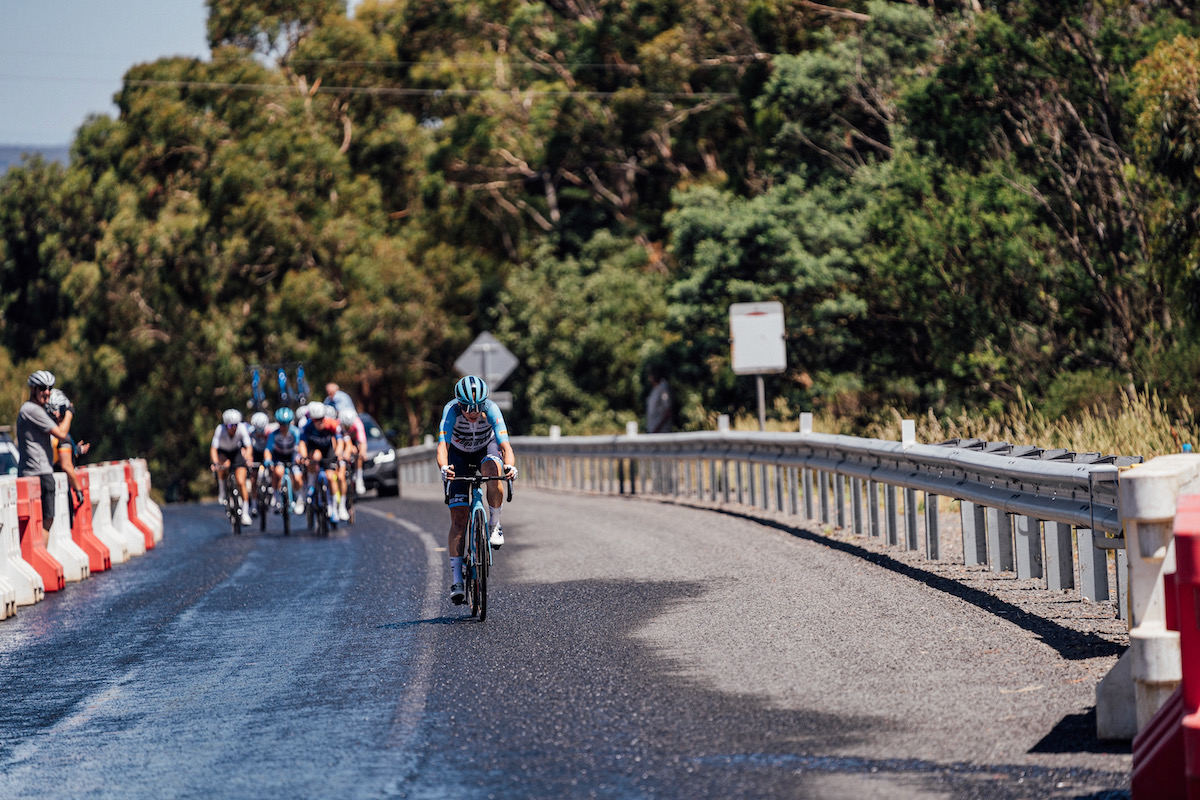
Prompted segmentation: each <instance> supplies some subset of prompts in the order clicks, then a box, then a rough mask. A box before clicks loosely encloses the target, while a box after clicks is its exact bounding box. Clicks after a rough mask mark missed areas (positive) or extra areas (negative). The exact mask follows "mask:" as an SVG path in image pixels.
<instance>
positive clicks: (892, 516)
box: [883, 483, 900, 545]
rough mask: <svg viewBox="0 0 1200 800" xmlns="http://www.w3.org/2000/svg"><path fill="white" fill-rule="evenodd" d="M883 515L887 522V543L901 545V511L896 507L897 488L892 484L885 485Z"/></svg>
mask: <svg viewBox="0 0 1200 800" xmlns="http://www.w3.org/2000/svg"><path fill="white" fill-rule="evenodd" d="M883 513H884V517H885V518H886V520H887V543H888V544H889V545H895V544H899V543H900V509H899V508H897V507H896V487H895V486H892V485H891V484H890V483H885V484H884V485H883Z"/></svg>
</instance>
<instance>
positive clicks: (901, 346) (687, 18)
mask: <svg viewBox="0 0 1200 800" xmlns="http://www.w3.org/2000/svg"><path fill="white" fill-rule="evenodd" d="M208 8H209V23H208V35H209V41H210V44H211V46H212V55H211V58H209V59H207V60H203V61H196V60H189V59H164V60H161V61H158V62H155V63H152V64H140V65H136V66H133V67H132V68H131V69H130V70H129V72H128V73H127V75H126V80H125V85H124V88H123V89H122V91H121V92H120V94H119V95H118V98H117V100H118V104H119V108H120V114H119V116H118V118H116V119H110V118H107V117H96V118H92V119H89V120H87V121H85V122H84V124H83V126H82V127H81V128H80V129H79V131H78V134H77V138H76V140H75V142H74V144H73V148H72V154H71V159H70V163H69V165H68V166H66V167H63V166H60V165H57V164H47V163H44V162H41V161H38V160H32V161H27V162H25V163H24V164H22V165H21V166H19V167H14V168H12V169H10V170H9V171H8V172H7V173H5V174H4V175H3V176H2V177H0V304H3V308H4V316H3V321H2V323H0V381H3V383H4V385H6V386H9V387H11V389H10V396H9V406H10V407H11V410H12V411H15V408H16V405H17V403H18V402H19V400H20V399H21V398H20V396H21V395H22V394H23V388H24V381H23V378H24V376H25V374H27V373H28V371H30V370H31V369H33V368H36V367H47V368H50V369H53V370H54V371H55V372H56V373H57V374H58V375H59V376H60V379H61V381H62V383H63V385H64V386H65V388H66V389H67V391H68V392H69V393H70V394H71V395H73V396H74V397H75V398H76V399H77V400H78V405H79V407H80V410H81V415H80V420H79V422H78V423H77V426H78V428H77V432H78V433H80V434H81V435H82V436H83V437H84V438H87V439H90V440H92V441H94V442H96V451H95V452H97V453H99V454H100V455H101V456H102V457H105V456H113V457H116V456H121V455H125V454H129V453H144V454H147V455H148V456H149V457H150V458H151V460H152V462H153V467H154V469H155V471H156V474H159V475H161V476H163V478H161V479H160V483H161V482H162V481H163V480H165V481H166V482H172V483H176V484H178V485H180V486H184V487H187V488H188V489H189V490H191V491H197V490H203V489H205V488H206V484H205V483H204V482H205V480H207V478H206V477H205V476H204V474H203V472H202V470H203V464H204V457H205V455H204V447H203V445H204V441H205V439H206V438H207V436H208V435H209V434H210V432H211V430H212V428H213V427H214V426H215V424H216V421H217V419H218V417H219V414H220V411H221V409H223V408H225V407H227V406H230V405H241V404H243V403H244V402H245V399H246V395H247V392H248V378H247V373H246V369H247V367H248V366H249V365H252V364H256V363H269V362H274V361H303V362H304V363H305V365H306V369H307V371H308V374H309V375H310V376H311V377H312V378H313V380H314V383H317V384H320V383H323V382H324V381H325V380H326V379H337V380H339V381H340V382H341V383H342V384H343V385H344V386H345V387H346V388H347V389H349V390H350V391H351V392H352V394H354V395H355V396H356V397H357V398H358V399H359V400H360V402H361V404H362V405H363V406H364V407H365V408H366V409H367V410H370V411H372V412H373V413H375V414H376V415H377V416H378V417H379V418H381V420H382V421H383V422H384V423H385V425H386V426H388V427H395V428H397V429H398V430H399V431H400V438H401V439H403V440H404V441H405V442H406V443H407V442H410V441H418V440H419V439H420V438H421V436H422V435H423V434H425V433H428V432H430V431H431V430H432V427H433V424H434V417H435V414H436V413H437V411H438V409H439V408H440V405H441V402H442V401H443V398H445V397H446V396H447V392H448V389H449V386H450V383H451V381H452V380H453V379H454V377H455V375H454V373H453V368H452V366H451V365H452V363H453V361H454V358H455V357H456V356H457V355H458V353H459V352H461V350H462V349H463V348H464V346H465V345H466V344H467V343H469V342H470V340H471V339H472V338H473V337H474V336H475V335H476V334H477V333H478V332H480V331H482V330H491V331H493V332H494V333H496V335H497V336H499V337H500V338H501V340H502V341H504V342H505V343H506V344H507V345H508V346H509V347H510V349H512V350H513V352H514V353H516V354H517V355H518V356H519V357H520V359H521V362H522V363H521V367H520V368H519V369H518V371H517V372H516V373H515V374H514V376H513V378H512V379H510V381H509V383H508V384H507V385H506V386H505V387H504V388H509V389H511V390H513V391H514V393H515V394H516V397H517V405H516V408H515V409H514V411H513V412H512V413H511V414H510V415H509V416H510V422H511V425H512V427H513V428H514V429H515V430H518V431H522V432H525V431H528V432H539V431H544V430H546V429H547V428H548V426H550V425H561V426H563V428H564V429H565V430H567V431H568V432H579V433H587V432H599V431H614V430H619V429H620V428H621V427H623V423H624V422H625V421H626V420H629V419H636V418H639V417H640V414H641V409H642V402H643V400H642V398H643V397H644V395H645V390H646V385H645V375H646V370H647V369H648V368H649V367H651V366H657V367H659V368H661V369H663V370H664V371H665V372H666V373H667V375H668V376H669V377H670V378H671V379H672V381H673V383H674V385H675V389H676V393H677V396H678V398H679V400H680V403H679V405H680V409H679V423H680V424H681V425H685V426H701V425H708V424H710V422H711V418H712V417H713V416H715V415H716V414H719V413H733V414H735V415H736V414H741V413H744V412H746V411H747V410H748V409H749V408H751V407H752V405H753V402H754V391H753V381H752V380H750V379H748V378H740V377H736V376H734V375H733V374H732V372H731V370H730V367H729V345H728V307H729V305H730V303H734V302H742V301H755V300H779V301H782V302H783V303H784V306H785V309H786V314H787V328H788V330H787V337H788V350H789V368H788V370H787V371H786V372H785V373H783V374H782V375H779V376H772V377H771V378H770V379H769V380H768V387H769V392H770V393H771V394H772V395H773V396H774V397H775V398H777V402H776V403H775V404H774V406H775V408H777V409H779V410H781V413H794V412H796V411H798V410H800V409H804V408H816V409H817V410H820V411H824V412H831V413H837V414H841V415H843V416H849V417H852V418H855V419H858V420H860V421H861V422H862V423H864V424H865V423H866V422H868V421H870V418H871V417H872V416H873V415H877V414H878V413H879V412H880V410H881V409H883V408H884V407H886V406H888V405H898V406H902V407H905V408H907V409H910V410H913V411H917V412H922V411H924V410H925V409H930V408H932V409H935V410H937V411H939V412H941V411H946V412H957V410H958V409H961V408H964V407H965V408H980V407H982V408H991V409H996V410H1000V409H1004V408H1006V407H1008V406H1009V405H1010V404H1011V403H1012V402H1013V401H1014V400H1015V399H1016V398H1020V397H1024V398H1033V401H1034V402H1036V403H1041V404H1044V407H1045V408H1046V409H1047V413H1051V414H1069V413H1071V412H1072V411H1073V410H1074V409H1077V408H1079V407H1080V406H1081V405H1090V404H1094V403H1109V404H1112V406H1113V407H1119V405H1120V401H1119V398H1120V396H1121V395H1122V394H1123V393H1128V392H1130V390H1131V388H1132V387H1134V386H1142V385H1145V386H1149V387H1151V388H1152V389H1155V390H1157V391H1158V392H1159V393H1160V395H1161V396H1162V397H1164V398H1165V399H1166V400H1167V401H1168V402H1171V400H1172V398H1175V399H1182V398H1184V397H1185V396H1187V395H1189V394H1190V395H1192V396H1193V397H1194V396H1195V390H1196V387H1197V380H1196V370H1195V366H1194V365H1195V356H1196V355H1197V354H1200V336H1198V333H1200V332H1198V331H1197V329H1196V327H1195V325H1194V320H1195V317H1196V314H1195V311H1196V309H1197V308H1198V307H1200V268H1198V267H1197V264H1200V179H1198V178H1197V176H1198V175H1200V133H1198V131H1200V19H1198V18H1197V15H1196V13H1195V12H1194V11H1192V10H1191V7H1190V4H1185V3H1176V2H1169V1H1168V0H1150V2H1133V1H1132V0H1071V2H1056V3H1048V2H1044V0H1008V1H1003V0H1002V1H999V2H972V1H968V2H951V0H938V1H936V2H918V3H911V2H900V1H899V0H897V1H896V2H887V0H869V2H859V1H858V0H837V1H836V2H833V1H831V2H830V3H828V4H821V3H814V2H806V1H805V0H705V1H704V2H689V3H680V2H677V0H591V1H584V2H579V1H578V0H551V2H546V3H537V2H526V1H525V0H483V1H482V2H480V0H471V2H467V0H430V1H429V2H424V1H422V2H417V0H366V1H365V2H364V3H362V4H360V5H358V7H357V9H356V13H355V15H354V17H353V18H350V17H348V16H347V14H346V5H345V3H344V2H342V0H306V2H301V3H295V2H290V3H281V2H276V1H275V0H240V2H237V3H234V2H232V0H209V1H208ZM1182 405H1183V407H1186V404H1182Z"/></svg>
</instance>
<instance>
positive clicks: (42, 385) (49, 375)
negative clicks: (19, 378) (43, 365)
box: [29, 369, 54, 389]
mask: <svg viewBox="0 0 1200 800" xmlns="http://www.w3.org/2000/svg"><path fill="white" fill-rule="evenodd" d="M29 385H30V386H32V387H33V388H35V389H50V388H52V387H53V386H54V373H53V372H50V371H48V370H44V369H39V370H38V371H37V372H35V373H33V374H32V375H30V376H29Z"/></svg>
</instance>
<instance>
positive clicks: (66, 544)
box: [47, 472, 91, 582]
mask: <svg viewBox="0 0 1200 800" xmlns="http://www.w3.org/2000/svg"><path fill="white" fill-rule="evenodd" d="M70 503H71V485H70V483H69V482H68V481H67V476H66V474H65V473H62V472H56V473H55V474H54V523H53V524H52V525H51V526H50V544H49V545H48V547H47V549H48V550H49V551H50V555H52V556H54V558H55V560H56V561H58V563H59V564H62V569H63V578H64V579H65V580H66V581H68V582H75V581H81V580H83V579H84V578H86V577H88V575H90V574H91V570H90V569H89V568H88V556H87V553H85V552H83V550H82V549H80V547H79V545H77V544H75V541H74V539H72V538H71V506H70Z"/></svg>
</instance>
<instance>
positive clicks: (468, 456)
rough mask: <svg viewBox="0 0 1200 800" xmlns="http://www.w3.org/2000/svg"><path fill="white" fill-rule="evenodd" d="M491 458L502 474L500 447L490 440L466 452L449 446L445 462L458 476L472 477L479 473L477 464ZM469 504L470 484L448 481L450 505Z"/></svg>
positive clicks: (456, 506) (502, 464)
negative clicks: (487, 443) (484, 444)
mask: <svg viewBox="0 0 1200 800" xmlns="http://www.w3.org/2000/svg"><path fill="white" fill-rule="evenodd" d="M489 458H490V459H492V460H493V461H495V462H496V465H497V466H498V467H500V474H501V475H503V474H504V460H503V459H501V458H500V447H499V446H498V445H497V444H496V443H495V442H492V443H491V444H489V445H488V446H487V447H485V448H484V449H482V450H476V451H475V452H474V453H468V452H466V451H465V450H459V449H458V448H457V447H453V446H452V447H450V449H449V451H448V452H447V454H446V463H447V464H449V465H450V466H452V467H454V474H455V475H457V476H458V477H459V478H473V477H474V476H476V475H478V474H479V466H480V465H481V464H483V462H484V461H485V460H486V459H489ZM470 504H471V484H470V483H468V482H467V481H460V480H457V479H455V480H452V481H450V507H451V508H461V507H462V506H466V505H470Z"/></svg>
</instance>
